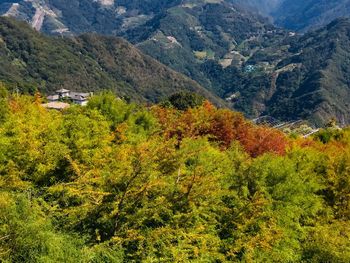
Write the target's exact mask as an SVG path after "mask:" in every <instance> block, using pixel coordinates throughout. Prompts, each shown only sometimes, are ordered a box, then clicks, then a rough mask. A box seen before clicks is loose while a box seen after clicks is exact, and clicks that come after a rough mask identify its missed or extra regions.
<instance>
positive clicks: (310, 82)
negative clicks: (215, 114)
mask: <svg viewBox="0 0 350 263" xmlns="http://www.w3.org/2000/svg"><path fill="white" fill-rule="evenodd" d="M246 63H247V64H249V65H250V67H249V68H246V70H245V71H243V72H242V71H241V70H239V69H237V68H234V67H228V68H226V69H222V68H220V67H216V69H215V68H214V67H213V68H212V70H213V72H211V73H210V74H211V75H212V76H219V78H223V79H225V80H226V83H236V87H235V88H230V86H229V84H228V86H227V87H226V92H230V91H231V93H232V94H234V95H235V97H234V100H235V108H237V109H239V110H241V111H244V112H248V113H251V114H253V115H254V111H258V112H260V113H261V114H263V115H264V114H268V115H272V116H276V117H278V118H282V119H293V118H308V119H310V120H311V121H313V122H315V123H319V124H320V123H325V122H327V121H328V120H329V119H330V118H332V117H337V119H338V120H339V122H341V123H343V124H346V123H350V77H349V76H350V20H349V19H338V20H335V21H334V22H332V23H331V24H329V25H328V26H326V27H324V28H322V29H320V30H317V31H314V32H310V33H307V34H305V35H303V36H297V35H296V36H291V37H289V38H285V40H284V41H282V42H281V45H280V46H278V47H276V46H271V47H266V48H263V49H261V50H259V51H257V52H256V53H254V55H253V56H252V57H251V58H250V59H249V60H248V61H247V62H246ZM272 65H274V66H273V67H271V66H272ZM214 78H215V77H213V81H214ZM255 114H256V113H255Z"/></svg>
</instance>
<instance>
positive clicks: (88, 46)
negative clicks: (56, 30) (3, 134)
mask: <svg viewBox="0 0 350 263" xmlns="http://www.w3.org/2000/svg"><path fill="white" fill-rule="evenodd" d="M0 79H1V80H2V81H4V82H6V83H8V84H9V86H11V87H12V88H16V87H17V88H19V90H20V91H22V92H29V93H32V94H33V93H34V92H35V90H39V91H41V92H44V93H46V94H47V93H50V92H52V91H54V90H56V89H58V88H61V87H62V88H67V89H74V90H81V91H98V90H103V89H109V90H113V91H115V92H116V93H118V94H119V95H120V96H124V97H128V98H131V99H134V100H137V101H144V102H146V101H153V102H155V101H159V100H161V99H163V98H165V97H167V96H169V95H171V94H173V93H175V92H179V91H195V92H197V93H200V94H202V95H204V96H206V97H207V98H209V99H210V100H211V101H213V102H216V103H217V104H220V103H222V102H221V101H220V99H219V98H217V97H215V96H213V95H211V94H210V93H209V92H207V91H206V90H205V89H203V88H202V87H200V85H198V84H197V83H196V82H194V81H192V80H190V79H188V78H187V77H185V76H183V75H181V74H179V73H177V72H174V71H173V70H171V69H169V68H167V67H165V66H164V65H162V64H160V63H159V62H157V61H155V60H154V59H152V58H150V57H148V56H146V55H144V54H142V53H141V52H140V51H139V50H138V49H136V48H135V47H133V46H132V45H131V44H129V43H128V42H127V41H125V40H123V39H120V38H116V37H107V36H98V35H96V34H85V35H82V36H79V37H75V38H58V37H48V36H44V35H42V34H39V33H37V32H35V31H34V30H33V29H31V28H30V27H29V26H28V25H27V24H25V23H23V22H17V21H15V20H13V19H9V18H4V17H1V18H0Z"/></svg>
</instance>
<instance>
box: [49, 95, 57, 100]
mask: <svg viewBox="0 0 350 263" xmlns="http://www.w3.org/2000/svg"><path fill="white" fill-rule="evenodd" d="M47 99H48V100H59V99H60V96H58V95H50V96H47Z"/></svg>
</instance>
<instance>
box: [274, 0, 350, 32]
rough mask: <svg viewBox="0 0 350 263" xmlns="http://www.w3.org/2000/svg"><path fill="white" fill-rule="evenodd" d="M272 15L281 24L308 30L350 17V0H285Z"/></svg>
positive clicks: (295, 28)
mask: <svg viewBox="0 0 350 263" xmlns="http://www.w3.org/2000/svg"><path fill="white" fill-rule="evenodd" d="M272 16H273V17H274V19H275V23H276V24H277V25H279V26H283V27H286V28H290V29H294V30H301V31H306V30H307V29H310V28H316V27H320V26H323V25H326V24H328V23H329V22H331V21H332V20H334V19H336V18H339V17H349V16H350V0H284V1H283V3H282V4H281V5H280V7H279V8H278V9H277V10H275V11H274V12H273V13H272Z"/></svg>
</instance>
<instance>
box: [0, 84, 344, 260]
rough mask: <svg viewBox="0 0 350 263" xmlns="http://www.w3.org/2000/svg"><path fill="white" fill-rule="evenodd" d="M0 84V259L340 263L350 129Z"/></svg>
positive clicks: (207, 107)
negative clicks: (299, 129) (62, 101)
mask: <svg viewBox="0 0 350 263" xmlns="http://www.w3.org/2000/svg"><path fill="white" fill-rule="evenodd" d="M40 100H41V98H40V96H39V94H37V95H36V96H35V97H28V96H17V95H10V96H8V95H6V92H5V90H4V89H2V92H1V104H0V106H1V108H0V109H1V110H0V117H1V123H0V192H1V194H0V226H1V227H0V260H1V261H2V262H28V263H30V262H154V261H157V262H191V261H193V262H248V261H250V262H252V261H253V262H281V261H283V262H286V261H287V262H301V261H303V262H348V261H349V260H350V250H349V248H350V243H349V240H350V236H349V233H350V229H349V223H350V215H349V209H350V207H349V205H350V200H349V184H350V181H349V178H350V176H349V170H350V131H349V130H348V129H345V130H337V129H328V130H324V131H322V132H321V133H319V134H317V135H316V136H315V137H314V138H312V139H302V138H296V139H292V138H287V137H286V136H285V135H284V134H282V133H281V132H279V131H276V130H273V129H269V128H266V127H260V126H254V125H253V124H251V123H250V122H248V121H247V120H245V119H244V118H243V117H242V115H241V114H239V113H235V112H231V111H229V110H223V109H216V108H215V107H214V106H212V105H211V104H210V103H208V102H205V103H204V104H203V105H202V106H197V107H196V108H189V109H185V110H182V111H180V110H177V109H175V108H172V107H169V108H163V107H160V106H157V105H155V106H152V107H150V108H143V107H140V106H136V105H134V104H127V103H125V102H124V101H122V100H119V99H116V97H115V96H114V95H113V94H110V93H105V94H101V95H99V96H95V97H93V98H92V99H91V100H90V102H89V105H88V106H87V107H79V106H73V107H71V108H69V109H67V110H65V111H64V112H58V111H47V110H46V109H44V108H43V107H42V106H41V102H40Z"/></svg>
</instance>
